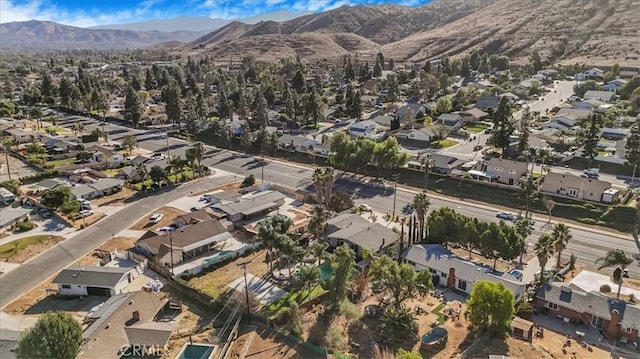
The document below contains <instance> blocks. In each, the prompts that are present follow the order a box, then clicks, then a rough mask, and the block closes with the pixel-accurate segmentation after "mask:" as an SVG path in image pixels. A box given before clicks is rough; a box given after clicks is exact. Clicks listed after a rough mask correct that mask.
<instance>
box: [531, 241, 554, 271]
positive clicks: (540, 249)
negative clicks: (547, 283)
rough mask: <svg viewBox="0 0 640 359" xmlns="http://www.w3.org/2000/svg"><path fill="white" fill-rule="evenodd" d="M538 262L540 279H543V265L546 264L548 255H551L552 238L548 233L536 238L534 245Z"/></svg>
mask: <svg viewBox="0 0 640 359" xmlns="http://www.w3.org/2000/svg"><path fill="white" fill-rule="evenodd" d="M534 250H535V252H536V257H538V263H540V281H542V280H543V279H544V267H545V266H546V265H547V261H548V260H549V257H551V256H552V255H553V238H552V237H551V236H550V235H548V234H543V235H541V236H540V237H539V238H538V242H536V246H535V247H534Z"/></svg>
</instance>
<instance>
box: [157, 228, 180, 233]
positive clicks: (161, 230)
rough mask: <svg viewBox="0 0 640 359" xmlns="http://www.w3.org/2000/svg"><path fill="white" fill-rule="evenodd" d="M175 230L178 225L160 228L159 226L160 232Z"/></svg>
mask: <svg viewBox="0 0 640 359" xmlns="http://www.w3.org/2000/svg"><path fill="white" fill-rule="evenodd" d="M175 230H176V227H160V228H158V231H159V232H165V233H169V232H173V231H175Z"/></svg>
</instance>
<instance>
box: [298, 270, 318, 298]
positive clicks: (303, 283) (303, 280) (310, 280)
mask: <svg viewBox="0 0 640 359" xmlns="http://www.w3.org/2000/svg"><path fill="white" fill-rule="evenodd" d="M293 278H294V281H295V283H297V285H298V286H299V287H300V288H301V289H302V291H303V292H304V291H306V290H307V289H309V288H313V287H314V286H315V285H316V284H318V282H320V268H319V267H316V266H308V265H303V266H300V267H298V271H297V272H296V273H294V275H293Z"/></svg>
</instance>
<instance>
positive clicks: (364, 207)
mask: <svg viewBox="0 0 640 359" xmlns="http://www.w3.org/2000/svg"><path fill="white" fill-rule="evenodd" d="M357 208H358V209H359V210H361V211H363V212H373V208H371V206H370V205H368V204H364V203H362V204H359V205H358V206H357Z"/></svg>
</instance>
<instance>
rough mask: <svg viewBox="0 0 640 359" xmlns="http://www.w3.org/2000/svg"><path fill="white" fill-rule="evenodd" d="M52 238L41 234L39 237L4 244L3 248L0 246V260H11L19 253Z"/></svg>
mask: <svg viewBox="0 0 640 359" xmlns="http://www.w3.org/2000/svg"><path fill="white" fill-rule="evenodd" d="M52 237H53V236H49V235H43V234H41V235H37V236H31V237H25V238H22V239H18V240H16V241H13V242H9V243H6V244H3V245H2V246H0V259H1V260H5V259H8V258H11V257H13V256H14V255H16V254H17V253H18V252H19V251H21V250H23V249H25V248H27V247H30V246H35V245H38V244H40V243H42V242H44V241H47V240H49V239H51V238H52Z"/></svg>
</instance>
